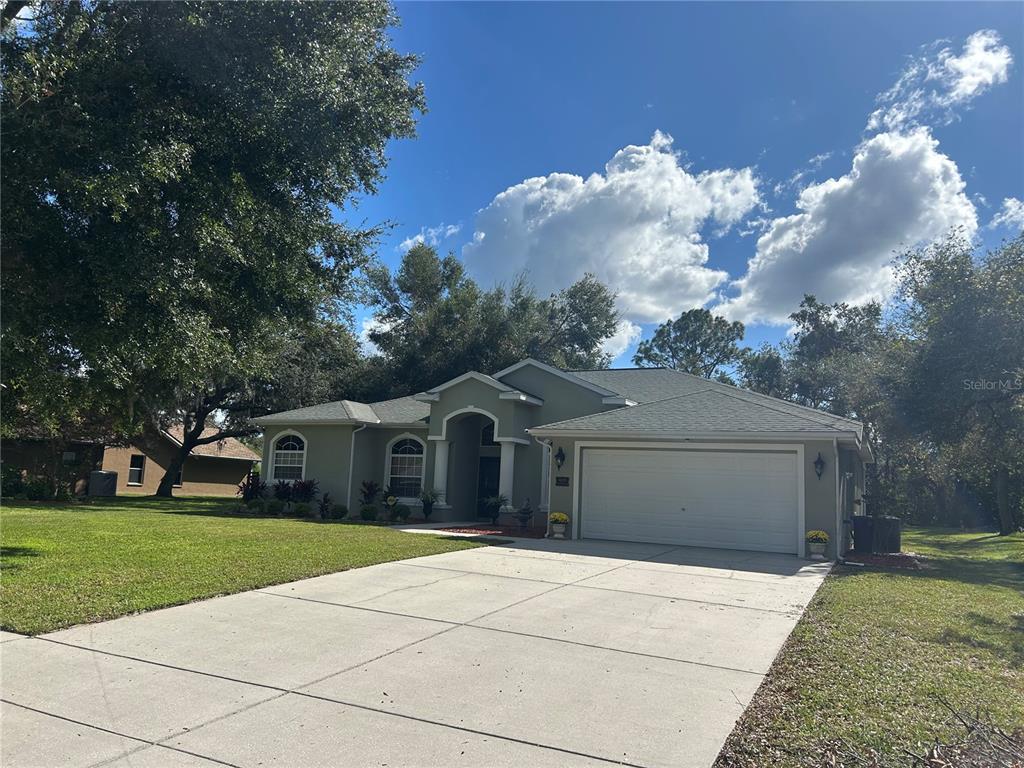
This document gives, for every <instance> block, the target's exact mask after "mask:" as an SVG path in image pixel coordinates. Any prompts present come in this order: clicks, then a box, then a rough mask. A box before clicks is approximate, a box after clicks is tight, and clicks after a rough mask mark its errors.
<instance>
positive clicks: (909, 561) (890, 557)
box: [843, 552, 921, 571]
mask: <svg viewBox="0 0 1024 768" xmlns="http://www.w3.org/2000/svg"><path fill="white" fill-rule="evenodd" d="M843 560H845V561H846V562H848V563H862V564H863V565H876V566H880V567H882V568H909V569H910V570H914V571H917V570H920V569H921V561H920V560H918V557H917V555H915V554H914V553H913V552H892V553H889V554H884V555H873V554H868V553H860V552H847V553H846V554H845V555H843Z"/></svg>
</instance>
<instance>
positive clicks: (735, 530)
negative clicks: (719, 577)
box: [579, 448, 798, 552]
mask: <svg viewBox="0 0 1024 768" xmlns="http://www.w3.org/2000/svg"><path fill="white" fill-rule="evenodd" d="M582 463H583V488H582V495H581V499H580V507H579V508H580V521H581V525H582V535H583V537H584V538H594V539H618V540H622V541H650V542H657V543H665V544H683V545H688V546H694V547H724V548H727V549H752V550H760V551H764V552H796V551H797V550H796V547H797V514H798V488H797V458H796V453H795V452H786V451H778V452H768V451H710V450H703V451H692V450H629V449H624V450H618V449H607V448H585V449H583V461H582Z"/></svg>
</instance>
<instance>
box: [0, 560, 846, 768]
mask: <svg viewBox="0 0 1024 768" xmlns="http://www.w3.org/2000/svg"><path fill="white" fill-rule="evenodd" d="M827 571H828V565H827V564H826V565H821V564H808V563H806V562H804V561H801V560H797V559H796V558H795V557H789V556H782V555H760V554H755V553H751V552H734V551H727V550H706V549H690V548H681V547H667V546H660V545H648V544H626V543H616V542H598V541H583V542H554V541H550V540H534V541H516V542H514V543H510V544H509V545H507V546H494V547H483V548H480V549H474V550H465V551H460V552H452V553H447V554H442V555H432V556H429V557H421V558H416V559H413V560H405V561H402V562H396V563H385V564H382V565H377V566H372V567H369V568H361V569H358V570H353V571H346V572H343V573H337V574H332V575H329V576H321V577H319V578H314V579H307V580H305V581H299V582H294V583H291V584H283V585H280V586H276V587H268V588H266V589H261V590H257V591H254V592H247V593H243V594H238V595H232V596H229V597H222V598H215V599H212V600H205V601H203V602H199V603H193V604H190V605H183V606H179V607H176V608H168V609H165V610H160V611H154V612H151V613H147V614H142V615H139V616H131V617H126V618H123V619H117V620H115V621H108V622H104V623H102V624H93V625H87V626H81V627H76V628H73V629H69V630H65V631H61V632H55V633H53V634H50V635H45V636H42V637H38V638H21V637H19V636H17V635H10V634H6V633H5V634H4V635H3V636H2V637H0V640H2V641H3V642H2V644H0V663H2V672H3V679H2V683H3V685H2V689H3V696H2V698H3V706H2V729H3V730H2V737H3V738H2V764H3V766H5V768H14V767H15V766H46V767H47V768H52V767H53V766H93V765H105V766H111V767H112V768H131V767H134V768H163V767H164V766H167V767H169V768H175V767H177V766H207V767H210V766H215V765H232V766H295V767H300V766H301V767H302V768H307V767H313V766H346V768H359V767H361V766H393V767H394V766H521V765H529V766H538V767H544V766H552V767H553V766H601V765H605V766H607V765H609V764H625V765H634V766H673V767H683V766H707V765H709V764H710V763H711V762H713V761H714V759H715V756H716V755H717V753H718V750H719V748H720V747H721V745H722V742H723V741H724V740H725V738H726V736H727V735H728V734H729V732H730V731H731V729H732V727H733V724H734V723H735V721H736V718H737V717H738V716H739V715H740V713H741V712H742V711H743V708H744V706H745V705H746V704H747V703H748V702H749V701H750V698H751V697H752V696H753V694H754V691H755V690H756V689H757V687H758V685H759V684H760V682H761V679H762V676H763V675H764V673H765V672H766V671H767V670H768V667H769V666H770V665H771V662H772V659H773V658H774V657H775V655H776V653H777V652H778V650H779V647H780V646H781V645H782V643H783V641H784V640H785V639H786V637H787V636H788V635H789V633H790V631H791V630H792V628H793V625H794V624H795V623H796V621H797V619H798V618H799V616H800V613H801V611H802V610H803V608H804V606H805V605H806V603H807V602H808V600H810V598H811V596H812V595H813V594H814V592H815V590H816V589H817V588H818V586H819V585H820V583H821V581H822V579H823V578H824V576H825V574H826V573H827Z"/></svg>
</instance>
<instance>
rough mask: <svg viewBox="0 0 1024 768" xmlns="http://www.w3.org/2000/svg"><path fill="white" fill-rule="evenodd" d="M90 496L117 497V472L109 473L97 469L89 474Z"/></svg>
mask: <svg viewBox="0 0 1024 768" xmlns="http://www.w3.org/2000/svg"><path fill="white" fill-rule="evenodd" d="M89 495H90V496H116V495H117V472H107V471H105V470H102V469H97V470H96V471H94V472H90V473H89Z"/></svg>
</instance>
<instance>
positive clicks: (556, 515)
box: [548, 512, 569, 525]
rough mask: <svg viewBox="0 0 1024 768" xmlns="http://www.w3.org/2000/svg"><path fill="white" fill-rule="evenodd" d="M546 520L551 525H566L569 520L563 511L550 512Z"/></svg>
mask: <svg viewBox="0 0 1024 768" xmlns="http://www.w3.org/2000/svg"><path fill="white" fill-rule="evenodd" d="M548 520H549V521H550V522H551V523H552V524H553V525H566V524H567V523H568V522H569V516H568V515H567V514H565V512H552V513H551V514H550V515H548Z"/></svg>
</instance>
